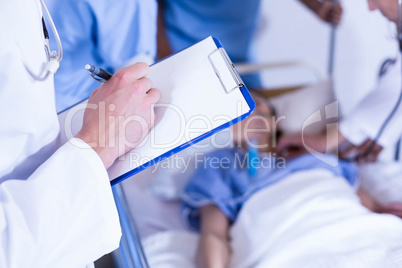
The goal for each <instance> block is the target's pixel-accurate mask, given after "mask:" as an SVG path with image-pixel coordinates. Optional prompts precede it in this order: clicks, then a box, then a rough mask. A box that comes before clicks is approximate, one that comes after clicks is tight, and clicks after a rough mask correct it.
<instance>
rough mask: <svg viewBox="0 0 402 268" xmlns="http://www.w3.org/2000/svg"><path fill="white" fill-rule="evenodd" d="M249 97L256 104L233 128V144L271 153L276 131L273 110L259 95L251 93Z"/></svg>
mask: <svg viewBox="0 0 402 268" xmlns="http://www.w3.org/2000/svg"><path fill="white" fill-rule="evenodd" d="M251 96H252V97H253V99H254V101H255V104H256V107H255V110H254V112H253V113H252V114H251V115H250V116H249V117H248V118H247V119H245V120H243V121H242V122H240V123H238V124H236V125H235V126H234V127H233V132H234V135H233V138H234V142H235V143H236V144H237V145H238V146H241V147H247V146H250V145H258V148H259V150H260V151H272V149H273V147H272V144H273V143H274V142H276V138H277V131H278V129H277V126H276V121H275V118H274V111H273V108H272V107H271V106H270V105H269V104H268V101H267V100H266V99H265V98H264V97H263V96H262V95H261V94H260V93H258V92H256V91H251Z"/></svg>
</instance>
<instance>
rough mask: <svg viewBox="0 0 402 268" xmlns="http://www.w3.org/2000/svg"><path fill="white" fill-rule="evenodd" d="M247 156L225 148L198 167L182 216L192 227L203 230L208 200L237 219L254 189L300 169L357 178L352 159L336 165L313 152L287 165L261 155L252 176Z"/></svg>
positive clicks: (330, 157)
mask: <svg viewBox="0 0 402 268" xmlns="http://www.w3.org/2000/svg"><path fill="white" fill-rule="evenodd" d="M247 157H248V155H246V154H244V153H243V152H242V151H240V150H239V149H223V150H219V151H216V152H214V153H212V154H211V155H208V156H207V157H206V158H205V159H206V160H207V162H206V163H204V165H203V166H201V167H198V168H197V169H196V172H195V174H194V175H193V176H192V177H191V178H190V180H189V183H188V184H187V186H186V188H185V190H184V194H183V209H182V216H183V219H184V221H185V222H186V223H188V225H189V226H190V227H192V228H193V229H195V230H200V212H199V208H200V207H202V206H205V205H209V204H214V205H216V206H217V207H218V208H219V209H220V210H221V211H222V212H223V213H224V214H225V215H226V217H228V219H229V220H230V221H231V222H234V221H235V220H236V218H237V215H238V213H239V212H240V209H241V207H242V206H243V204H244V202H246V201H247V200H248V199H249V198H250V197H251V196H252V195H253V194H254V193H255V192H257V191H258V190H260V189H262V188H264V187H267V186H269V185H271V184H273V183H276V182H278V181H280V180H282V179H285V178H286V177H287V176H288V175H290V174H292V173H294V172H297V171H302V170H310V169H326V170H329V171H331V172H332V173H333V174H334V175H336V176H340V177H344V178H345V180H347V182H348V183H349V184H350V185H352V186H354V185H355V184H356V181H357V168H356V166H355V165H354V164H353V163H349V162H344V161H339V164H338V166H336V167H333V166H330V165H328V164H326V163H324V162H322V161H321V160H319V159H318V158H316V157H314V156H313V155H311V154H305V155H303V156H300V157H298V158H295V159H293V160H291V161H288V162H286V166H284V165H283V162H281V161H280V160H279V159H276V158H273V157H271V156H270V155H268V156H263V155H262V156H261V159H260V161H259V162H254V164H253V166H255V167H256V173H255V174H253V176H250V174H249V171H248V169H247V165H246V163H248V161H247ZM325 157H326V160H328V163H331V162H333V160H336V159H335V156H333V155H328V156H325ZM218 160H219V163H218V162H217V161H218Z"/></svg>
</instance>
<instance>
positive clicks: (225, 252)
mask: <svg viewBox="0 0 402 268" xmlns="http://www.w3.org/2000/svg"><path fill="white" fill-rule="evenodd" d="M200 213H201V236H200V241H199V244H198V252H197V260H196V261H197V267H200V268H208V267H213V268H218V267H227V265H228V260H229V254H230V246H229V226H230V223H229V220H228V218H227V217H226V215H225V214H224V213H223V212H222V211H221V210H219V208H218V207H216V206H215V205H208V206H204V207H202V208H201V209H200Z"/></svg>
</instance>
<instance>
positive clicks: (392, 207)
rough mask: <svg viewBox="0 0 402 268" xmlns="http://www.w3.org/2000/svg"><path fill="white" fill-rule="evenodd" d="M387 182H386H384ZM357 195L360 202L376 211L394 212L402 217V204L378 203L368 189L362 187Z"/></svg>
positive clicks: (393, 213)
mask: <svg viewBox="0 0 402 268" xmlns="http://www.w3.org/2000/svg"><path fill="white" fill-rule="evenodd" d="M384 183H385V182H384ZM357 195H358V196H359V198H360V202H361V203H362V205H363V206H365V207H366V208H368V209H369V210H371V211H373V212H376V213H385V214H392V215H395V216H397V217H400V218H402V204H398V203H391V204H387V205H381V204H379V203H377V202H376V201H375V200H374V198H372V197H371V196H370V195H369V194H368V193H367V192H366V191H364V190H363V189H362V188H360V189H359V191H358V192H357Z"/></svg>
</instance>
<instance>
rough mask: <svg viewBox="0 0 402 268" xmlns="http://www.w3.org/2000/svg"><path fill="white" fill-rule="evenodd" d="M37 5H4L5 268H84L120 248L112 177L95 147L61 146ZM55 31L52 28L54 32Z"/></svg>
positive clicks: (0, 106)
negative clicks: (43, 76) (42, 75)
mask: <svg viewBox="0 0 402 268" xmlns="http://www.w3.org/2000/svg"><path fill="white" fill-rule="evenodd" d="M41 17H42V10H41V6H40V3H39V1H38V0H10V1H0V35H1V42H0V118H1V119H0V123H1V124H0V243H1V244H0V267H2V268H3V267H4V268H6V267H7V268H8V267H83V266H85V265H87V264H89V263H91V262H93V261H94V260H96V259H98V258H99V257H101V256H102V255H104V254H106V253H108V252H110V251H112V250H114V249H115V248H117V247H118V243H119V239H120V235H121V230H120V225H119V220H118V214H117V210H116V208H115V205H114V200H113V195H112V192H111V188H110V183H109V179H108V175H107V172H106V170H105V168H104V166H103V163H102V161H101V159H100V158H99V157H98V155H97V154H96V153H95V152H94V151H93V150H92V149H91V148H89V147H87V148H84V149H82V148H81V149H79V148H76V147H75V146H73V145H72V144H71V143H67V144H65V145H63V146H61V147H60V148H59V149H57V148H58V146H59V145H58V144H57V136H58V133H59V124H58V120H57V115H56V112H55V102H54V86H53V78H52V77H51V78H48V79H47V80H46V81H44V82H39V81H35V80H34V79H33V78H32V77H31V76H30V75H29V74H28V72H27V71H26V69H25V67H24V62H25V64H26V65H28V66H29V67H30V68H31V70H33V71H34V72H39V70H40V68H41V64H42V63H43V62H46V54H45V51H44V40H43V39H44V37H43V29H42V24H41ZM48 30H49V31H50V29H48Z"/></svg>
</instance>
